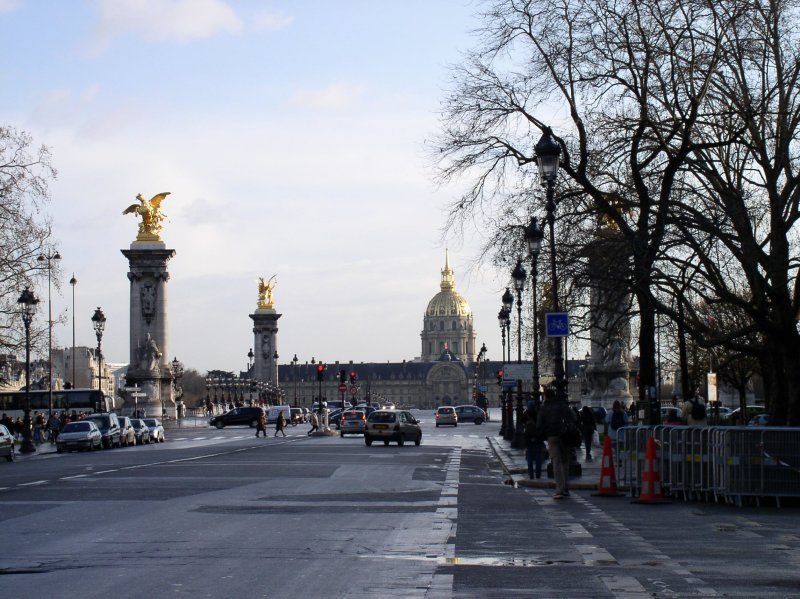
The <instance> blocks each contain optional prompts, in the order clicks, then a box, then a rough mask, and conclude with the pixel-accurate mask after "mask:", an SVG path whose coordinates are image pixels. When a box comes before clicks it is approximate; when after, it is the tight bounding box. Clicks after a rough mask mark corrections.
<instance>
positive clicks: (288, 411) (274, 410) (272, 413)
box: [267, 406, 292, 425]
mask: <svg viewBox="0 0 800 599" xmlns="http://www.w3.org/2000/svg"><path fill="white" fill-rule="evenodd" d="M281 412H283V418H284V420H286V424H287V425H289V424H291V422H292V408H291V407H290V406H272V407H271V408H270V409H269V410H268V411H267V424H275V423H276V422H278V414H280V413H281Z"/></svg>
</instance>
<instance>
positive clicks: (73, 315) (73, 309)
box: [69, 273, 78, 389]
mask: <svg viewBox="0 0 800 599" xmlns="http://www.w3.org/2000/svg"><path fill="white" fill-rule="evenodd" d="M69 284H70V285H71V286H72V356H70V361H71V362H72V388H73V389H74V388H75V387H76V386H77V385H76V384H75V285H77V284H78V279H76V278H75V273H72V278H71V279H70V280H69Z"/></svg>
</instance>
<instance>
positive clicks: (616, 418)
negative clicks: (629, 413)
mask: <svg viewBox="0 0 800 599" xmlns="http://www.w3.org/2000/svg"><path fill="white" fill-rule="evenodd" d="M623 426H625V416H624V415H623V414H622V412H621V411H620V412H612V413H611V428H613V429H614V430H617V429H618V428H622V427H623Z"/></svg>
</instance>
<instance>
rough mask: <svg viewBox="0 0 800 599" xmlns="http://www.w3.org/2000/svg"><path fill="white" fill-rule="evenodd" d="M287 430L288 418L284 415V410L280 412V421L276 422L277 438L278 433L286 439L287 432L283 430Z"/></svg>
mask: <svg viewBox="0 0 800 599" xmlns="http://www.w3.org/2000/svg"><path fill="white" fill-rule="evenodd" d="M285 428H286V417H285V416H284V415H283V410H281V411H280V412H278V419H277V420H276V421H275V436H276V437H277V436H278V433H280V434H282V435H283V436H284V437H285V436H286V432H285V431H284V430H283V429H285Z"/></svg>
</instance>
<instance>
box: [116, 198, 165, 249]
mask: <svg viewBox="0 0 800 599" xmlns="http://www.w3.org/2000/svg"><path fill="white" fill-rule="evenodd" d="M169 194H170V192H169V191H165V192H164V193H159V194H157V195H154V196H153V197H152V198H150V200H145V199H144V198H143V197H142V194H137V196H136V199H137V200H139V203H138V204H131V205H130V206H128V207H127V208H126V209H125V210H123V211H122V214H136V215H139V216H141V217H142V220H141V222H140V223H139V234H138V235H137V236H136V241H161V237H160V236H159V233H161V221H162V220H164V218H166V216H167V215H166V214H164V213H163V212H161V202H162V201H164V198H166V197H167V196H168V195H169Z"/></svg>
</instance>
